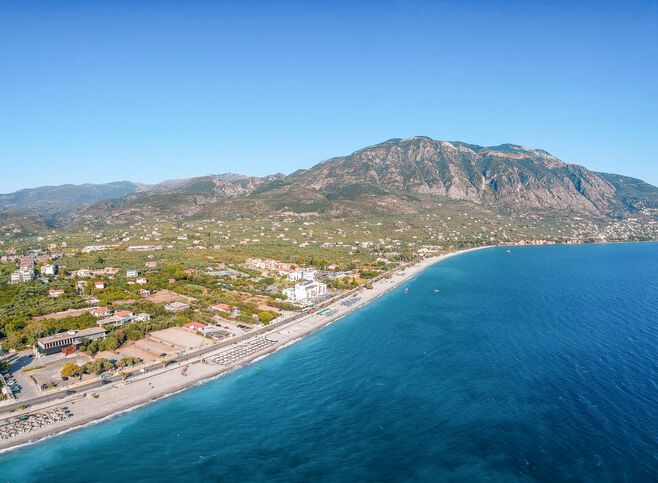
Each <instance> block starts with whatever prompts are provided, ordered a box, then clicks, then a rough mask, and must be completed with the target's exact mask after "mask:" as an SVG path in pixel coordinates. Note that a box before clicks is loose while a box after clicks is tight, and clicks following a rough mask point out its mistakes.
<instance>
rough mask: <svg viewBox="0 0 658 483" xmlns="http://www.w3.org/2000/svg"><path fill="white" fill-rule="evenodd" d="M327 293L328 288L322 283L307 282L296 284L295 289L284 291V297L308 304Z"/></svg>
mask: <svg viewBox="0 0 658 483" xmlns="http://www.w3.org/2000/svg"><path fill="white" fill-rule="evenodd" d="M326 293H327V286H326V285H325V284H324V283H322V282H315V281H313V280H305V281H303V282H300V283H297V284H295V286H294V287H290V288H286V289H284V290H283V295H285V296H286V297H288V299H289V300H292V301H293V302H298V303H302V304H303V303H308V302H311V301H312V300H314V299H317V298H318V297H321V296H323V295H325V294H326Z"/></svg>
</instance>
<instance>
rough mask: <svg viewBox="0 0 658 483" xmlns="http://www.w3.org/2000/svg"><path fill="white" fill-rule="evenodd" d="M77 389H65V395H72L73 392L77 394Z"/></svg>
mask: <svg viewBox="0 0 658 483" xmlns="http://www.w3.org/2000/svg"><path fill="white" fill-rule="evenodd" d="M76 392H77V391H75V390H74V389H69V390H68V391H64V395H66V396H70V395H71V394H75V393H76Z"/></svg>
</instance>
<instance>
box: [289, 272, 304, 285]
mask: <svg viewBox="0 0 658 483" xmlns="http://www.w3.org/2000/svg"><path fill="white" fill-rule="evenodd" d="M302 278H304V276H303V274H302V271H301V270H295V271H294V272H290V273H289V274H288V280H289V281H290V282H297V281H298V280H301V279H302Z"/></svg>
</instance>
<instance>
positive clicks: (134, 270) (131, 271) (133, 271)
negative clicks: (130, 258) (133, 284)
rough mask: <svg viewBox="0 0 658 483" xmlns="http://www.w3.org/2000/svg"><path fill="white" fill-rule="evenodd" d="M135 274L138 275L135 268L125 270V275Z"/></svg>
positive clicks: (134, 275) (129, 276)
mask: <svg viewBox="0 0 658 483" xmlns="http://www.w3.org/2000/svg"><path fill="white" fill-rule="evenodd" d="M137 276H139V271H137V270H136V269H134V268H131V269H129V270H126V277H128V278H135V277H137Z"/></svg>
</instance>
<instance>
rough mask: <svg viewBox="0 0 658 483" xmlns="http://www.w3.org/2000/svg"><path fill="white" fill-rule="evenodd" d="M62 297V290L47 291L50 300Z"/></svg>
mask: <svg viewBox="0 0 658 483" xmlns="http://www.w3.org/2000/svg"><path fill="white" fill-rule="evenodd" d="M62 295H64V290H59V289H56V290H48V297H50V298H52V299H56V298H57V297H61V296H62Z"/></svg>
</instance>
